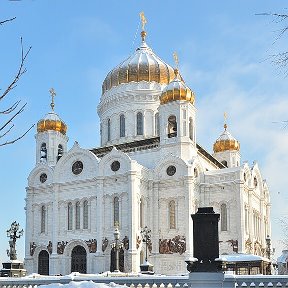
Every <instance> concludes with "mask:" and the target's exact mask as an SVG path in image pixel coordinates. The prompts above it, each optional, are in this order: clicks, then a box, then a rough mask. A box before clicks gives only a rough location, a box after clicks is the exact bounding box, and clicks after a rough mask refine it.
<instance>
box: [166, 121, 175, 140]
mask: <svg viewBox="0 0 288 288" xmlns="http://www.w3.org/2000/svg"><path fill="white" fill-rule="evenodd" d="M167 134H168V138H172V137H177V121H176V116H175V115H171V116H169V118H168V133H167Z"/></svg>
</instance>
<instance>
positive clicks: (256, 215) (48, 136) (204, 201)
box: [25, 25, 271, 275]
mask: <svg viewBox="0 0 288 288" xmlns="http://www.w3.org/2000/svg"><path fill="white" fill-rule="evenodd" d="M143 26H144V25H143ZM141 38H142V41H141V43H140V46H139V48H137V49H136V51H135V52H134V54H132V55H131V56H130V57H128V58H127V59H126V60H124V61H123V62H121V63H120V64H119V65H118V66H116V67H115V68H114V69H112V70H111V71H110V72H109V73H108V75H107V76H106V78H105V80H104V82H103V86H102V96H101V98H100V103H99V105H98V109H97V111H98V115H99V117H100V127H101V128H100V134H101V147H99V148H94V149H90V150H89V149H85V148H81V147H80V146H79V144H78V143H77V142H75V143H74V145H73V147H72V148H71V149H70V150H68V149H67V142H68V137H67V135H66V131H67V125H66V124H65V123H64V122H63V121H62V120H61V119H60V117H59V116H58V115H57V114H56V113H55V111H54V100H53V99H54V97H53V96H54V95H55V94H54V91H53V90H51V91H50V92H51V95H52V103H51V108H52V110H51V112H49V113H48V114H47V115H46V116H45V117H44V118H43V119H41V120H40V121H39V122H38V124H37V134H36V165H35V167H34V169H33V170H32V171H31V173H30V175H29V177H28V187H27V188H26V193H27V195H26V241H25V242H26V247H25V267H26V269H27V271H28V273H32V272H34V273H40V274H47V275H48V274H62V275H65V274H69V273H70V272H73V271H78V272H80V273H100V272H104V271H108V270H113V263H114V261H113V259H114V257H115V250H114V249H113V248H112V245H111V244H113V242H114V234H113V233H114V230H115V227H119V231H120V233H121V234H120V235H121V236H120V239H121V241H122V242H123V248H121V250H120V270H121V271H124V272H138V271H139V270H140V264H141V263H143V261H144V257H145V256H144V255H145V243H143V241H142V237H141V230H143V228H144V227H146V226H147V227H148V229H150V230H151V241H150V242H149V243H148V244H149V245H148V261H149V262H150V263H152V264H153V265H154V271H155V272H156V273H162V274H167V275H171V274H183V273H185V272H187V270H186V264H185V262H184V261H185V259H187V258H190V257H192V256H193V233H192V231H193V226H192V225H193V223H192V219H191V216H190V215H191V214H194V213H195V212H196V211H197V208H198V207H207V206H212V207H213V208H214V211H215V212H216V213H220V223H219V239H220V241H219V245H220V254H233V253H252V254H256V255H264V253H265V252H264V251H265V249H266V242H265V239H266V237H267V235H270V229H271V228H270V196H269V190H268V187H267V184H266V182H265V180H264V179H263V178H262V176H261V172H260V170H259V167H258V165H257V163H255V162H254V163H253V165H252V167H250V166H249V165H248V164H247V163H241V157H240V144H239V142H238V141H237V140H236V139H235V138H234V137H233V136H232V135H231V134H230V133H229V132H228V130H227V125H226V124H225V125H224V131H223V132H222V134H221V135H220V137H219V138H218V139H217V140H216V141H215V143H214V146H213V151H214V152H213V154H210V153H209V152H208V151H207V150H206V149H205V148H203V147H202V146H201V145H200V144H198V143H197V141H196V140H197V138H196V107H195V94H194V93H193V91H192V90H191V89H190V88H189V87H188V86H187V85H186V84H185V82H184V80H183V78H182V76H181V75H180V73H179V71H178V69H173V68H172V67H171V66H169V65H168V64H167V63H165V62H164V61H163V60H161V59H160V58H159V57H158V56H157V55H156V54H155V53H154V52H153V51H152V49H151V48H150V47H149V46H148V45H147V44H146V31H145V30H144V28H143V31H142V32H141Z"/></svg>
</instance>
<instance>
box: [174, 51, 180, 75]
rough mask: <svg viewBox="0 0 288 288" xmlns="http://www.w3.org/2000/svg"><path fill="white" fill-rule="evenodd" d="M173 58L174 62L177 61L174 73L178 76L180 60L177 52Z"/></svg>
mask: <svg viewBox="0 0 288 288" xmlns="http://www.w3.org/2000/svg"><path fill="white" fill-rule="evenodd" d="M173 58H174V61H175V69H174V73H175V74H176V75H177V74H178V68H179V58H178V54H177V52H175V51H174V53H173Z"/></svg>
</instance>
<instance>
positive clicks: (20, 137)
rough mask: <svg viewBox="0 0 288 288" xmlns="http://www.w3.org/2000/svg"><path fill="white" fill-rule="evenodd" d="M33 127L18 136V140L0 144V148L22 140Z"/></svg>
mask: <svg viewBox="0 0 288 288" xmlns="http://www.w3.org/2000/svg"><path fill="white" fill-rule="evenodd" d="M34 126H35V124H33V125H32V126H31V127H30V128H29V129H28V130H27V131H26V132H25V133H23V134H22V135H21V136H19V137H18V138H16V139H14V140H10V141H6V142H4V143H0V147H1V146H4V145H9V144H13V143H15V142H16V141H18V140H20V139H22V138H23V137H24V136H25V135H26V134H27V133H28V132H29V131H30V130H31V129H32V128H33V127H34Z"/></svg>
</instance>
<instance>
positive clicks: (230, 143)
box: [213, 124, 240, 153]
mask: <svg viewBox="0 0 288 288" xmlns="http://www.w3.org/2000/svg"><path fill="white" fill-rule="evenodd" d="M233 150H236V151H239V150H240V143H239V141H237V140H236V139H235V138H234V137H233V136H232V135H231V134H230V133H229V132H228V131H227V125H226V124H225V125H224V131H223V133H222V134H221V135H220V137H219V138H218V139H217V140H216V142H215V143H214V145H213V151H214V153H217V152H224V151H233Z"/></svg>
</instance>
